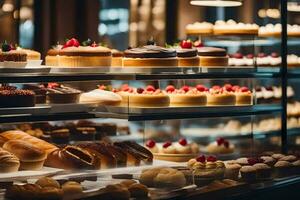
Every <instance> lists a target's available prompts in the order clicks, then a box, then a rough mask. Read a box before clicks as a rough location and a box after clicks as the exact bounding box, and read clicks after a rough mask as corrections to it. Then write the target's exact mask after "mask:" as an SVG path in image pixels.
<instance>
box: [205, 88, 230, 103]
mask: <svg viewBox="0 0 300 200" xmlns="http://www.w3.org/2000/svg"><path fill="white" fill-rule="evenodd" d="M207 104H208V105H209V106H216V105H224V106H225V105H235V104H236V96H235V95H234V93H233V92H232V91H228V90H226V89H224V88H221V87H220V86H217V85H216V86H213V87H212V88H211V89H210V90H209V92H208V93H207Z"/></svg>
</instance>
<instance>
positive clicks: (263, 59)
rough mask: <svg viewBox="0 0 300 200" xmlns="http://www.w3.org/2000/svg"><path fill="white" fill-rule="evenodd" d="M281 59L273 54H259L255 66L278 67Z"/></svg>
mask: <svg viewBox="0 0 300 200" xmlns="http://www.w3.org/2000/svg"><path fill="white" fill-rule="evenodd" d="M280 64H281V57H280V56H279V55H278V54H277V53H275V52H273V53H272V54H271V55H267V54H265V53H259V54H258V55H257V58H256V65H257V66H259V67H265V66H275V67H276V66H280Z"/></svg>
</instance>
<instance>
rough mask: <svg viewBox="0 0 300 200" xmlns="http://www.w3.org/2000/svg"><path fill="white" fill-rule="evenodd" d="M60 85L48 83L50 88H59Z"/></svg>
mask: <svg viewBox="0 0 300 200" xmlns="http://www.w3.org/2000/svg"><path fill="white" fill-rule="evenodd" d="M59 86H60V85H59V84H58V83H48V88H57V87H59Z"/></svg>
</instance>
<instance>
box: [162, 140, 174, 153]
mask: <svg viewBox="0 0 300 200" xmlns="http://www.w3.org/2000/svg"><path fill="white" fill-rule="evenodd" d="M160 152H161V153H165V154H176V153H177V150H176V148H175V146H174V145H173V144H172V142H170V141H167V142H165V143H164V144H163V145H162V149H161V150H160Z"/></svg>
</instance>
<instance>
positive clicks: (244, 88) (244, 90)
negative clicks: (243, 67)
mask: <svg viewBox="0 0 300 200" xmlns="http://www.w3.org/2000/svg"><path fill="white" fill-rule="evenodd" d="M240 90H241V92H249V88H247V87H241V89H240Z"/></svg>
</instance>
